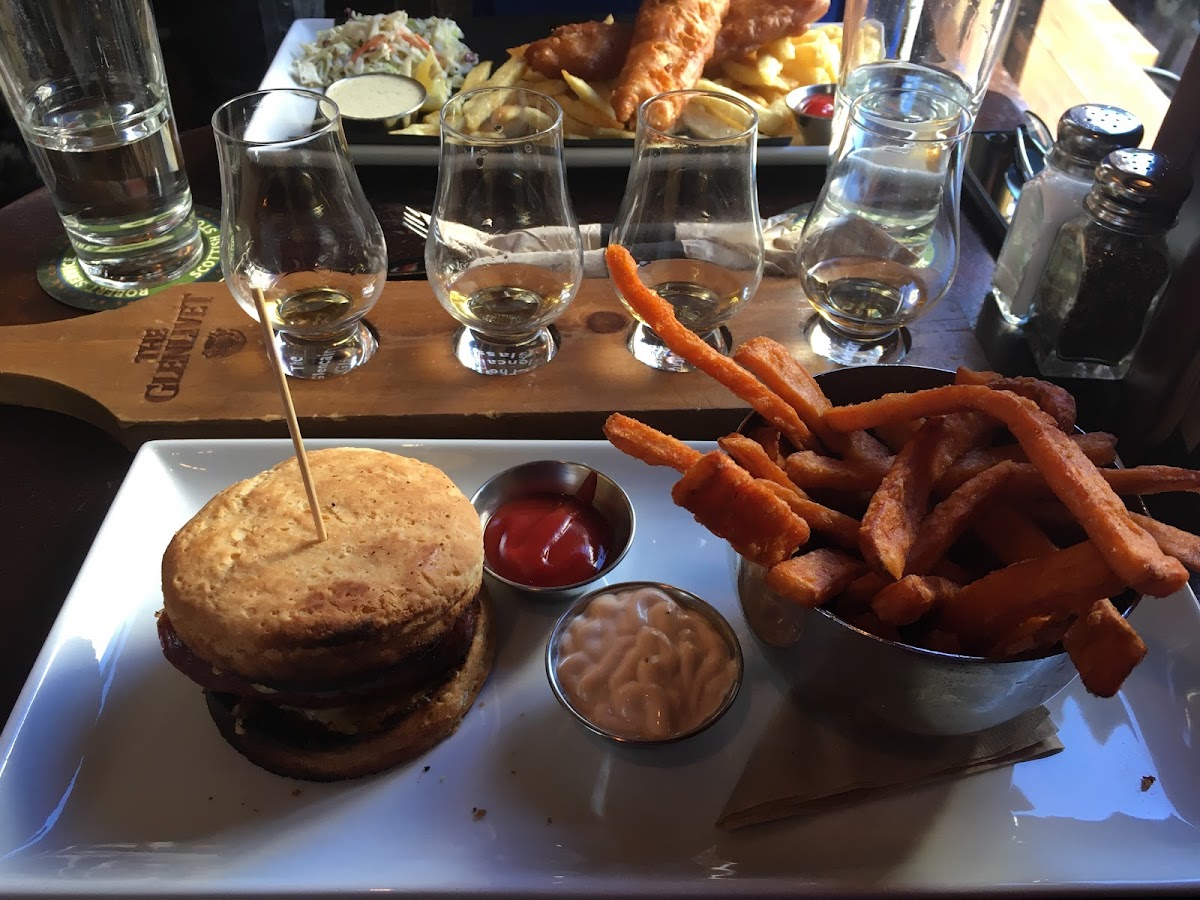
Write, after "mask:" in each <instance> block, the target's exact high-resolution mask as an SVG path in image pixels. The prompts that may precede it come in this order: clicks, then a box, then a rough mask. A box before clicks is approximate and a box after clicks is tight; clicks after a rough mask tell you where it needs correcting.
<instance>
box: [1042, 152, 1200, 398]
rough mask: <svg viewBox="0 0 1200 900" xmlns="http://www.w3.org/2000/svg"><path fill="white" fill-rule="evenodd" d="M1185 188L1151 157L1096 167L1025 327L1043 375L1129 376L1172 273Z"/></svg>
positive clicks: (1125, 156) (1132, 156) (1161, 160)
mask: <svg viewBox="0 0 1200 900" xmlns="http://www.w3.org/2000/svg"><path fill="white" fill-rule="evenodd" d="M1186 195H1187V185H1185V184H1176V183H1174V177H1173V173H1172V172H1171V171H1170V168H1169V166H1168V164H1167V160H1166V158H1165V157H1164V156H1162V155H1161V154H1158V153H1155V152H1154V151H1152V150H1117V151H1115V152H1113V153H1110V154H1109V155H1108V156H1106V157H1105V158H1104V162H1102V163H1101V164H1100V165H1099V166H1097V167H1096V181H1095V184H1094V185H1093V187H1092V189H1091V191H1090V192H1089V193H1088V195H1087V199H1086V200H1084V204H1083V205H1084V212H1083V214H1081V215H1080V216H1078V217H1076V218H1074V219H1072V220H1071V221H1069V222H1067V224H1065V225H1063V226H1062V228H1061V229H1060V230H1059V232H1058V239H1057V240H1056V241H1055V243H1054V249H1053V250H1052V251H1051V253H1050V259H1049V261H1048V262H1047V264H1046V270H1045V273H1044V275H1043V277H1042V280H1041V282H1040V284H1039V285H1038V289H1037V291H1036V293H1035V295H1034V299H1033V308H1032V310H1031V314H1030V317H1029V321H1028V323H1027V325H1026V328H1025V335H1026V338H1027V339H1028V341H1029V346H1030V348H1031V349H1032V350H1033V355H1034V358H1035V359H1036V360H1037V365H1038V369H1039V370H1040V371H1041V373H1042V374H1043V375H1049V376H1059V377H1078V378H1106V379H1118V378H1123V377H1124V376H1125V373H1126V372H1127V371H1128V370H1129V366H1130V364H1131V363H1132V362H1133V356H1134V352H1135V351H1136V350H1137V346H1138V344H1139V343H1140V342H1141V339H1142V335H1143V334H1144V333H1145V329H1146V323H1147V322H1148V321H1149V318H1150V315H1151V313H1153V311H1154V307H1155V304H1157V303H1158V300H1159V298H1160V297H1161V296H1162V293H1163V290H1164V288H1165V287H1166V285H1167V281H1168V280H1169V279H1170V275H1171V263H1170V258H1169V256H1168V253H1167V243H1166V232H1167V230H1168V229H1169V228H1170V227H1171V225H1172V224H1174V222H1175V217H1176V216H1177V215H1178V213H1179V207H1180V206H1181V204H1182V202H1183V198H1184V197H1185V196H1186Z"/></svg>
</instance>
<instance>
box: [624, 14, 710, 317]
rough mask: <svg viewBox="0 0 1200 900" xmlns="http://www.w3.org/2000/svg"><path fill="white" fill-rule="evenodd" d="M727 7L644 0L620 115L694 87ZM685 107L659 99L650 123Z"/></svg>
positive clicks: (628, 116)
mask: <svg viewBox="0 0 1200 900" xmlns="http://www.w3.org/2000/svg"><path fill="white" fill-rule="evenodd" d="M728 11H729V0H686V2H685V0H642V4H641V6H640V7H639V8H638V13H637V18H636V19H635V20H634V23H633V37H632V39H631V40H630V44H629V52H628V53H626V55H625V63H624V65H623V66H622V67H621V73H620V75H619V76H618V77H617V83H616V86H615V87H614V88H613V96H612V101H613V109H614V110H615V111H616V114H617V118H618V119H619V120H620V121H622V122H624V123H626V124H628V123H629V122H630V121H631V120H632V119H633V118H634V115H635V114H636V113H637V111H638V107H639V106H641V104H642V102H643V101H645V100H648V99H650V98H651V97H653V96H655V95H656V94H660V93H662V92H663V91H672V90H677V89H679V88H690V87H692V86H693V85H694V84H695V83H696V82H697V81H698V80H699V78H700V76H701V75H702V74H704V66H705V64H706V63H707V62H708V60H709V59H711V58H712V54H713V48H714V47H715V46H716V42H717V32H719V31H720V30H721V21H722V19H724V18H725V14H726V13H727V12H728ZM681 109H682V104H681V103H675V104H671V103H659V104H655V106H654V112H655V115H654V121H648V122H647V124H648V125H650V126H651V127H652V128H655V129H657V130H659V131H666V130H668V129H669V128H670V127H671V125H673V124H674V122H675V119H676V118H677V117H678V115H679V112H680V110H681ZM660 336H661V335H660Z"/></svg>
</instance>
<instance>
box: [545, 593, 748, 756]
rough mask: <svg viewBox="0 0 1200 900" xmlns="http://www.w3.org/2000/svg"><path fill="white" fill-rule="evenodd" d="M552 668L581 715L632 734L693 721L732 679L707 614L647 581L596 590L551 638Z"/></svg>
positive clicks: (663, 731) (662, 733)
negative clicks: (627, 587) (624, 587)
mask: <svg viewBox="0 0 1200 900" xmlns="http://www.w3.org/2000/svg"><path fill="white" fill-rule="evenodd" d="M555 669H556V673H557V675H558V681H559V684H560V686H561V687H562V690H563V693H564V694H565V695H566V697H567V699H568V700H570V702H571V705H572V706H574V707H575V709H576V710H578V711H579V712H580V713H581V714H582V715H583V716H584V717H585V718H587V719H588V720H589V721H591V722H593V723H594V724H596V725H598V726H600V727H601V728H604V729H606V730H608V731H611V732H613V733H614V734H617V735H620V736H621V737H624V738H631V739H635V740H654V739H664V738H670V737H674V736H675V735H678V734H683V733H685V732H688V731H691V730H692V729H694V728H696V727H697V726H698V725H700V724H701V723H702V722H703V721H704V720H705V719H707V718H708V717H709V716H711V715H712V714H713V713H714V712H715V711H716V710H717V709H718V707H720V705H721V703H722V702H723V701H724V700H725V698H726V697H727V696H728V695H729V692H730V690H731V689H732V688H733V683H734V680H735V679H736V678H737V662H736V661H735V659H734V656H733V652H732V651H731V650H730V647H729V645H728V644H727V643H726V642H725V639H724V638H723V637H722V636H721V634H720V633H719V632H718V631H717V630H716V629H715V628H714V627H713V626H712V625H710V624H709V622H708V620H707V619H705V618H704V616H702V615H701V614H700V613H698V612H693V611H692V610H690V609H687V608H686V607H683V606H681V605H679V604H678V603H676V602H675V601H674V600H672V599H671V598H670V597H669V596H667V594H665V593H663V592H662V591H660V590H658V589H656V588H650V587H640V588H635V589H633V590H629V591H625V592H622V593H617V594H610V593H605V594H600V595H598V596H596V597H595V599H593V600H592V601H591V602H590V603H589V604H588V605H587V607H586V608H585V609H584V610H583V612H581V613H580V614H579V615H578V616H576V617H575V619H574V620H572V622H571V623H570V625H568V626H567V628H566V629H565V630H564V631H563V633H562V636H561V637H560V638H559V642H558V654H557V662H556V664H555Z"/></svg>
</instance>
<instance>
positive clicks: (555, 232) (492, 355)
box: [425, 87, 583, 375]
mask: <svg viewBox="0 0 1200 900" xmlns="http://www.w3.org/2000/svg"><path fill="white" fill-rule="evenodd" d="M441 135H442V139H441V155H440V161H439V167H438V184H437V197H436V199H435V200H434V207H433V215H432V220H431V222H430V228H429V237H428V239H427V240H426V242H425V267H426V271H427V272H428V277H429V284H430V286H431V287H432V288H433V292H434V294H435V295H436V296H437V298H438V301H439V302H440V303H441V304H442V306H444V307H445V308H446V311H447V312H449V313H450V315H452V316H453V317H454V318H455V319H456V320H457V321H458V322H459V323H460V324H461V325H462V326H463V327H462V328H461V329H459V331H458V333H457V334H456V335H455V337H454V348H453V349H454V355H455V358H457V359H458V361H459V362H461V363H462V364H463V365H464V366H466V367H467V368H468V369H471V370H473V371H475V372H479V373H481V374H484V375H518V374H520V373H522V372H528V371H530V370H531V369H535V368H537V367H538V366H541V365H544V364H545V363H547V362H549V361H550V360H551V359H553V358H554V355H555V354H556V353H557V352H558V345H559V338H558V335H557V333H556V332H555V330H554V329H553V328H552V327H551V323H552V322H553V321H554V320H555V319H557V318H558V316H559V315H561V314H562V312H563V310H565V309H566V308H567V305H568V304H569V303H570V302H571V300H572V299H574V297H575V292H576V291H577V290H578V288H579V282H580V280H581V279H582V278H583V242H582V240H581V238H580V234H579V225H578V224H577V223H576V221H575V214H574V213H573V212H572V210H571V204H570V201H569V200H568V198H567V181H566V175H565V171H564V168H563V139H562V109H561V108H560V107H559V105H558V104H557V103H555V102H554V100H552V99H551V98H550V97H547V96H545V95H544V94H540V93H538V92H537V91H532V90H528V89H525V88H503V87H498V88H481V89H479V90H475V91H468V92H467V93H465V94H459V95H458V96H456V97H453V98H451V99H450V101H449V102H448V103H446V105H445V106H443V107H442V114H441Z"/></svg>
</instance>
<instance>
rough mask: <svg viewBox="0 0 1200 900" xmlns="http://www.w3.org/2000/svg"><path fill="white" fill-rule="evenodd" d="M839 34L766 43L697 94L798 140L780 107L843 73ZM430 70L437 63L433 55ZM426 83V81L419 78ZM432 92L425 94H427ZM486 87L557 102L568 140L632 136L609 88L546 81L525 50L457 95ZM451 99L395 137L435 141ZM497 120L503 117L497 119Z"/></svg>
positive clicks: (482, 118)
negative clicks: (740, 105) (731, 100)
mask: <svg viewBox="0 0 1200 900" xmlns="http://www.w3.org/2000/svg"><path fill="white" fill-rule="evenodd" d="M841 45H842V27H841V26H840V25H820V26H816V27H813V28H810V29H809V30H808V31H806V32H805V33H804V34H802V35H799V36H796V37H785V38H780V39H779V40H775V41H770V42H768V43H766V44H764V45H763V46H762V47H760V48H759V49H758V50H757V51H756V52H754V53H752V54H750V55H749V56H747V57H745V58H744V59H740V60H730V61H728V62H725V63H723V64H721V66H720V67H719V68H720V69H721V71H720V73H719V74H717V75H715V76H714V77H713V78H701V79H700V81H699V82H698V83H697V85H696V87H697V88H700V89H702V90H711V91H717V92H719V93H725V94H729V95H731V96H734V97H737V98H739V99H741V100H744V101H746V102H747V103H749V104H750V106H751V108H753V109H754V111H755V113H757V114H758V133H759V134H760V135H762V136H764V137H795V136H796V135H797V133H798V129H797V127H796V120H795V117H794V116H793V115H792V111H791V110H790V109H788V106H787V104H786V103H785V102H784V99H783V98H784V97H785V96H786V95H787V93H788V92H789V91H791V90H793V89H795V88H798V87H803V86H805V85H809V84H826V83H832V82H836V81H837V75H838V71H839V69H840V67H841ZM429 60H430V61H431V65H433V66H436V65H437V61H436V60H435V59H434V57H432V56H430V57H429ZM432 75H433V73H432V72H430V73H420V74H418V75H417V77H418V80H421V81H422V82H423V83H424V82H426V81H428V82H429V85H431V84H433V81H432V80H431V78H432ZM423 76H425V77H423ZM429 85H426V88H427V89H429ZM485 87H528V88H532V89H533V90H536V91H541V92H542V93H543V94H547V95H549V96H551V97H553V98H554V99H555V100H557V101H558V104H559V105H560V106H561V107H562V108H563V134H564V135H565V136H566V137H568V138H588V139H595V138H621V139H626V140H630V139H632V138H633V132H632V131H631V130H629V129H628V128H627V127H626V126H625V124H624V123H622V122H618V121H617V117H616V114H615V113H614V112H613V108H612V102H611V99H610V95H611V93H612V84H611V83H609V82H605V81H596V82H589V81H586V80H584V79H582V78H578V77H576V76H575V75H572V74H571V73H570V72H567V71H565V70H564V71H563V72H562V73H561V76H560V77H559V78H546V77H545V76H544V75H541V74H539V73H538V72H536V71H534V70H533V69H531V68H530V67H529V66H528V65H526V63H525V46H524V45H522V46H520V47H511V48H509V51H508V59H506V60H504V62H503V63H501V64H500V65H498V66H495V65H494V64H493V63H492V62H490V61H487V62H481V63H479V64H478V65H477V66H475V68H473V69H472V70H471V71H470V72H468V73H467V76H466V78H465V79H464V81H463V85H462V87H461V88H460V92H466V91H471V90H475V89H476V88H485ZM448 99H449V97H444V96H441V95H438V96H432V95H431V96H430V97H429V98H428V99H427V102H426V105H425V106H424V107H423V109H424V110H425V111H426V113H427V115H426V116H425V118H423V119H422V120H421V121H420V122H414V123H412V124H411V125H408V126H406V127H404V128H398V129H396V130H394V131H392V134H398V135H425V136H429V135H437V133H438V111H439V110H440V109H441V106H442V104H443V103H445V102H446V100H448ZM497 111H498V107H496V106H492V107H488V106H487V105H480V107H479V108H478V109H476V110H474V111H473V112H472V113H471V114H469V115H468V118H467V125H468V127H470V128H472V129H477V128H479V127H481V126H482V124H483V123H484V122H486V121H488V119H489V117H491V116H493V115H495V114H496V113H497ZM501 115H504V114H503V113H501ZM693 115H696V116H697V117H698V118H697V121H694V122H691V123H689V124H690V125H691V126H692V127H693V128H695V129H696V130H697V131H698V132H700V133H704V132H705V130H706V128H707V127H708V126H710V125H711V126H716V125H718V124H719V122H706V121H705V120H704V119H703V111H698V112H696V113H693Z"/></svg>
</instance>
